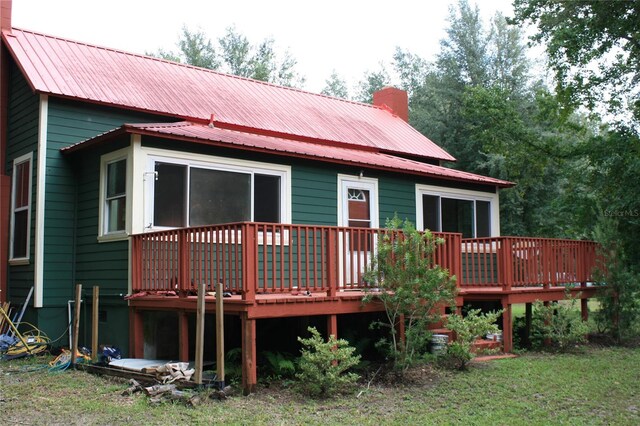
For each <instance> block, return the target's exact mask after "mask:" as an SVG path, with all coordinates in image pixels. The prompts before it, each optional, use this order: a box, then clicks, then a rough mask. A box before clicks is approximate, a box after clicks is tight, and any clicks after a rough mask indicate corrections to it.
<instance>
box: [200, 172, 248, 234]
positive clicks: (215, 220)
mask: <svg viewBox="0 0 640 426" xmlns="http://www.w3.org/2000/svg"><path fill="white" fill-rule="evenodd" d="M190 178H191V185H190V190H189V199H190V209H189V225H190V226H199V225H210V224H219V223H228V222H241V221H247V220H251V175H250V174H245V173H234V172H226V171H220V170H209V169H198V168H192V169H191V176H190Z"/></svg>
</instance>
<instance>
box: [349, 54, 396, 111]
mask: <svg viewBox="0 0 640 426" xmlns="http://www.w3.org/2000/svg"><path fill="white" fill-rule="evenodd" d="M390 83H391V76H390V75H389V72H388V71H387V69H386V68H385V66H384V65H383V64H382V63H381V64H380V69H379V70H378V71H367V72H366V73H365V75H364V78H363V79H362V80H361V81H360V82H358V92H357V93H356V96H355V99H356V100H357V101H359V102H363V103H366V104H370V103H372V102H373V94H374V92H377V91H378V90H380V89H382V88H384V87H385V86H388V85H389V84H390Z"/></svg>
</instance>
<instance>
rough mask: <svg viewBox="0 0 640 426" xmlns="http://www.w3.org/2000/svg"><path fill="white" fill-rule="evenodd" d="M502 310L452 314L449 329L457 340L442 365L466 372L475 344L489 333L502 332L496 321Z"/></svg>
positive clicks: (449, 319) (452, 344)
mask: <svg viewBox="0 0 640 426" xmlns="http://www.w3.org/2000/svg"><path fill="white" fill-rule="evenodd" d="M501 314H502V310H500V311H494V312H485V313H481V311H480V309H471V310H469V311H468V312H467V315H466V316H462V315H458V314H452V315H449V317H448V318H447V328H448V329H449V330H451V331H453V332H454V333H455V335H456V339H455V341H454V342H452V343H451V344H450V345H449V347H448V348H447V353H446V354H445V355H444V357H443V358H442V361H441V363H442V364H443V365H444V366H446V367H448V368H452V369H456V370H464V369H466V368H467V365H468V364H469V361H471V359H472V358H473V352H471V349H472V348H473V342H474V341H475V340H476V339H477V338H478V337H481V336H485V335H486V334H487V333H497V332H499V331H500V329H499V328H498V326H497V324H496V321H497V319H498V317H500V315H501Z"/></svg>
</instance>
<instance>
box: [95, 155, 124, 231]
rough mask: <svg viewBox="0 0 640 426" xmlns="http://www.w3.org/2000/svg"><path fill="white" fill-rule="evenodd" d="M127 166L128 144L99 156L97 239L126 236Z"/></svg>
mask: <svg viewBox="0 0 640 426" xmlns="http://www.w3.org/2000/svg"><path fill="white" fill-rule="evenodd" d="M130 170H131V165H130V160H129V149H128V148H127V149H122V150H119V151H115V152H112V153H109V154H105V155H103V156H102V158H101V160H100V213H99V214H100V220H99V232H98V239H99V240H100V241H109V240H121V239H126V238H127V236H128V229H129V223H128V222H129V219H128V218H129V213H128V212H129V209H130V207H129V205H130V196H129V185H130V181H131V171H130Z"/></svg>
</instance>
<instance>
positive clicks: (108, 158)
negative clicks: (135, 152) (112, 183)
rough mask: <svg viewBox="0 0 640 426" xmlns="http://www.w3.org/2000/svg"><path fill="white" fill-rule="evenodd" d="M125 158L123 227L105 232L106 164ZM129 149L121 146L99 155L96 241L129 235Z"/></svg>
mask: <svg viewBox="0 0 640 426" xmlns="http://www.w3.org/2000/svg"><path fill="white" fill-rule="evenodd" d="M120 160H126V162H127V176H126V184H125V205H126V213H125V229H124V230H120V231H113V232H107V231H106V229H107V222H106V218H105V215H106V213H107V199H106V198H107V166H108V165H109V164H111V163H114V162H116V161H120ZM131 163H132V161H131V149H130V148H128V147H127V148H123V149H119V150H117V151H113V152H110V153H108V154H104V155H103V156H102V157H100V189H99V190H100V195H99V198H100V205H99V209H98V214H99V218H98V241H99V242H107V241H122V240H126V239H127V238H128V237H129V234H130V231H131V199H132V196H131V181H132V180H133V179H132V174H133V165H132V164H131Z"/></svg>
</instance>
